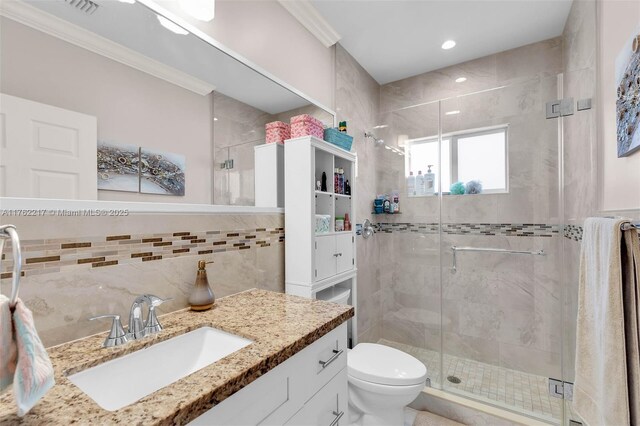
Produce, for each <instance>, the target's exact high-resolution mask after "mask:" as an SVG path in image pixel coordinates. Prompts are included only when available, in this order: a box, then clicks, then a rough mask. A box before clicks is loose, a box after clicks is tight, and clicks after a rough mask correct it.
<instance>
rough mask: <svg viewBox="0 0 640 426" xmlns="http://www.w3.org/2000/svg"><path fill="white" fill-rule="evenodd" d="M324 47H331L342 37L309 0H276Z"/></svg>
mask: <svg viewBox="0 0 640 426" xmlns="http://www.w3.org/2000/svg"><path fill="white" fill-rule="evenodd" d="M278 3H280V5H281V6H282V7H284V8H285V9H286V10H287V11H288V12H289V13H290V14H291V15H293V17H294V18H296V19H297V20H298V21H299V22H300V23H301V24H302V25H303V26H304V27H305V28H306V29H307V30H309V32H310V33H311V34H313V35H314V36H315V37H316V38H317V39H318V40H320V42H321V43H322V44H324V45H325V47H331V46H333V45H334V44H336V43H337V42H338V40H340V39H341V38H342V36H340V34H338V32H337V31H336V30H335V29H333V27H332V26H331V24H329V22H327V20H326V19H324V17H323V16H322V15H321V14H320V12H318V9H316V8H315V7H314V6H313V4H311V2H310V1H309V0H278Z"/></svg>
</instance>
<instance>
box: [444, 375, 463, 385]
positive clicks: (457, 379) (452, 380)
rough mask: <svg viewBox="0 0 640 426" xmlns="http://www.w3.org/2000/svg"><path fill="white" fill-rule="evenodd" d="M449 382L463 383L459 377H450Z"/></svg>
mask: <svg viewBox="0 0 640 426" xmlns="http://www.w3.org/2000/svg"><path fill="white" fill-rule="evenodd" d="M447 380H448V381H450V382H451V383H453V384H456V385H457V384H458V383H462V380H460V379H459V378H458V377H456V376H448V377H447Z"/></svg>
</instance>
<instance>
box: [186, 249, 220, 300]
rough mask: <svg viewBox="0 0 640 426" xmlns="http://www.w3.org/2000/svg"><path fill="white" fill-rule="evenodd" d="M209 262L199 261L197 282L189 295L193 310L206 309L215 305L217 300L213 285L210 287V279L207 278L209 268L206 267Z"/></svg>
mask: <svg viewBox="0 0 640 426" xmlns="http://www.w3.org/2000/svg"><path fill="white" fill-rule="evenodd" d="M207 263H213V262H205V261H204V260H199V261H198V272H197V275H196V282H195V285H194V286H193V290H192V291H191V295H190V296H189V305H190V306H191V310H192V311H206V310H207V309H211V308H212V307H213V304H214V302H215V301H216V298H215V296H214V295H213V291H211V287H209V280H208V279H207V270H206V269H205V268H206V266H207Z"/></svg>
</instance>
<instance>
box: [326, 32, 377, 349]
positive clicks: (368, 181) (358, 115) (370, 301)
mask: <svg viewBox="0 0 640 426" xmlns="http://www.w3.org/2000/svg"><path fill="white" fill-rule="evenodd" d="M379 89H380V86H379V85H378V83H377V82H376V81H375V80H374V79H373V78H372V77H371V76H370V75H369V74H368V73H367V72H366V71H365V70H364V69H363V68H362V67H361V66H360V64H358V62H356V60H355V59H354V58H353V57H352V56H351V55H350V54H349V53H348V52H347V51H346V50H345V49H344V48H343V47H342V46H340V45H339V44H338V45H336V112H337V116H338V117H337V118H338V120H339V121H345V120H346V121H347V126H348V133H349V134H350V135H353V137H354V140H353V147H352V151H355V152H356V153H357V155H358V170H357V178H356V194H357V205H356V220H357V223H362V222H363V221H364V220H365V219H367V218H368V219H373V217H372V215H371V202H372V200H373V199H374V198H375V194H376V191H377V185H376V183H377V181H376V179H377V168H378V166H379V164H378V162H377V161H378V159H377V148H376V147H375V145H374V144H373V143H372V142H371V141H369V140H366V139H365V138H364V132H365V131H370V130H371V129H372V128H373V127H374V126H375V125H376V118H377V115H378V110H379ZM356 249H357V267H358V307H357V316H358V335H359V336H358V337H359V340H360V341H377V340H378V339H379V338H380V337H381V335H380V330H381V323H382V316H381V312H382V311H381V307H382V292H381V289H380V283H381V281H380V269H379V267H380V264H379V261H378V258H379V252H380V250H381V249H383V248H382V247H380V245H379V244H377V243H376V242H375V241H374V240H373V239H370V240H366V241H365V240H363V239H362V238H361V237H358V240H357V244H356Z"/></svg>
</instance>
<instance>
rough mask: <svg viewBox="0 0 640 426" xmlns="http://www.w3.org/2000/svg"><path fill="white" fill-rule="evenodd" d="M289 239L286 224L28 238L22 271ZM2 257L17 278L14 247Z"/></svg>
mask: <svg viewBox="0 0 640 426" xmlns="http://www.w3.org/2000/svg"><path fill="white" fill-rule="evenodd" d="M283 242H284V228H255V229H240V230H221V231H195V232H192V231H184V232H172V233H163V234H148V235H142V234H139V235H135V234H132V235H108V236H102V237H79V238H67V239H50V240H23V241H22V242H21V245H22V257H23V265H22V275H23V276H32V275H40V274H48V273H55V272H61V271H68V270H80V269H91V268H100V267H104V266H114V265H122V264H127V263H140V262H149V261H154V260H161V259H169V258H174V257H184V256H201V255H205V254H212V253H224V252H230V251H239V250H250V249H257V248H262V247H269V246H271V245H272V244H274V245H275V244H278V243H283ZM9 245H10V244H9ZM2 258H3V261H2V270H1V271H0V279H7V278H11V276H12V272H11V271H12V270H13V261H12V255H11V250H10V247H8V250H6V251H5V254H3V256H2Z"/></svg>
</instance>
